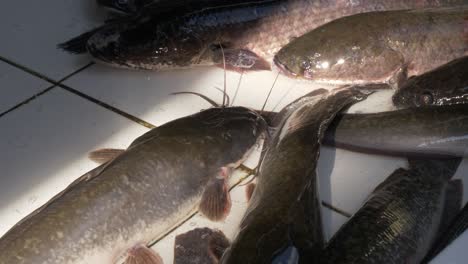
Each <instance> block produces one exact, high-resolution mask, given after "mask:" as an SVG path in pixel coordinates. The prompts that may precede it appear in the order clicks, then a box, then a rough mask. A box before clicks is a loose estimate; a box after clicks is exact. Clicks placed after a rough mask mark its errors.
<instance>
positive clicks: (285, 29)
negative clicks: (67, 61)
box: [59, 0, 467, 70]
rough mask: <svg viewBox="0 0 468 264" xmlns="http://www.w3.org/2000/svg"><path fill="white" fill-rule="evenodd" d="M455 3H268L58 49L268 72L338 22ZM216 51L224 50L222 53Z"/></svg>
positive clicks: (146, 64) (119, 62) (131, 26)
mask: <svg viewBox="0 0 468 264" xmlns="http://www.w3.org/2000/svg"><path fill="white" fill-rule="evenodd" d="M463 3H467V2H466V0H455V1H419V0H411V1H400V0H397V1H341V0H332V1H314V0H269V1H253V2H245V3H242V4H237V5H229V6H220V7H215V8H207V9H203V10H199V11H196V12H191V13H187V14H186V15H182V16H177V17H176V18H173V19H169V18H163V19H161V18H160V17H158V16H151V15H144V16H140V17H137V18H135V19H130V21H129V20H126V19H125V20H123V21H114V22H112V23H109V24H107V25H104V26H102V27H101V28H99V29H96V30H94V31H93V32H92V33H90V34H86V33H85V34H83V35H82V36H79V37H77V38H75V39H72V40H70V41H68V42H66V43H63V44H60V45H59V46H60V47H61V48H63V49H65V50H68V51H70V52H74V53H81V52H86V51H87V52H89V54H91V56H93V57H94V59H95V60H96V61H100V62H103V63H106V64H110V65H112V66H116V67H123V68H132V69H146V70H163V69H181V68H187V67H193V66H197V65H199V66H207V65H218V66H220V65H222V60H223V56H222V55H223V54H222V53H223V52H224V58H225V59H226V64H227V68H228V69H231V70H270V68H271V65H270V64H271V62H272V61H273V56H274V54H276V52H277V51H278V50H279V49H280V48H281V47H283V46H284V45H286V44H288V43H289V42H290V41H291V39H294V38H296V37H299V36H301V35H303V34H305V33H307V32H308V31H310V30H312V29H314V28H316V27H318V26H320V25H323V24H325V23H327V22H330V21H332V20H333V19H337V18H339V17H343V16H348V15H352V14H357V13H361V12H370V11H377V10H395V9H408V8H422V7H436V6H453V5H459V4H463ZM220 46H222V47H223V51H221V49H220Z"/></svg>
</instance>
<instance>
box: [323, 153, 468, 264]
mask: <svg viewBox="0 0 468 264" xmlns="http://www.w3.org/2000/svg"><path fill="white" fill-rule="evenodd" d="M460 161H461V159H460V158H456V159H449V160H418V161H410V169H408V170H407V169H402V168H400V169H397V170H396V171H395V172H393V173H392V174H391V175H390V176H389V177H388V178H387V179H386V180H385V181H384V182H382V183H381V184H380V185H379V186H377V187H376V188H375V190H374V191H373V192H372V194H371V195H370V196H369V198H368V200H367V201H366V203H365V204H364V206H363V207H362V208H361V209H359V211H357V212H356V213H355V214H354V215H353V216H352V217H351V218H350V219H349V220H348V222H347V223H346V224H344V226H342V227H341V228H340V230H338V231H337V233H336V234H335V235H334V236H333V237H332V239H331V240H330V242H329V243H328V245H327V247H326V249H325V252H324V254H323V255H322V261H321V263H333V264H340V263H346V264H353V263H355V264H366V263H369V264H371V263H372V264H382V263H385V264H393V263H394V264H401V263H406V264H419V263H421V260H422V259H423V258H424V256H425V255H426V254H427V252H428V251H429V249H430V247H431V245H432V244H433V243H434V241H435V238H436V236H437V234H438V232H439V231H440V229H441V226H442V223H443V221H444V219H453V217H454V216H455V215H456V214H457V212H458V211H459V210H460V207H458V208H453V209H454V210H453V211H451V210H446V209H447V208H451V204H450V203H451V202H453V201H459V200H461V199H462V190H463V189H462V183H461V181H460V180H452V181H450V178H451V177H452V176H453V174H454V173H455V171H456V170H457V168H458V165H459V164H460Z"/></svg>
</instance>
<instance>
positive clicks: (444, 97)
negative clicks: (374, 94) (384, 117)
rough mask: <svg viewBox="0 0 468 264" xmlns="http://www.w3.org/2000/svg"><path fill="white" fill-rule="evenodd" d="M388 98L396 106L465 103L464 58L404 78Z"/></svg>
mask: <svg viewBox="0 0 468 264" xmlns="http://www.w3.org/2000/svg"><path fill="white" fill-rule="evenodd" d="M467 30H468V27H467ZM467 32H468V31H467ZM392 99H393V104H394V105H395V106H397V107H400V108H405V107H419V106H425V105H449V104H465V103H468V57H462V58H459V59H456V60H454V61H451V62H450V63H447V64H445V65H443V66H441V67H438V68H437V69H434V70H432V71H429V72H427V73H425V74H422V75H419V76H414V77H412V78H410V79H408V81H406V82H405V83H404V84H403V86H402V87H400V88H399V89H398V90H397V91H396V92H395V94H394V95H393V98H392Z"/></svg>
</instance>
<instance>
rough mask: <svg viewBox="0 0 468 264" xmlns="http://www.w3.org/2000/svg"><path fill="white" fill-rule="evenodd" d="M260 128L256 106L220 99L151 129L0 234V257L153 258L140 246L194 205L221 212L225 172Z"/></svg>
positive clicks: (213, 214) (214, 214)
mask: <svg viewBox="0 0 468 264" xmlns="http://www.w3.org/2000/svg"><path fill="white" fill-rule="evenodd" d="M265 130H266V124H265V121H264V120H263V119H262V118H261V117H260V116H259V115H258V114H257V113H255V112H253V111H251V110H249V109H247V108H244V107H225V108H211V109H208V110H205V111H202V112H199V113H196V114H194V115H191V116H187V117H184V118H180V119H177V120H174V121H171V122H168V123H166V124H164V125H162V126H160V127H158V128H155V129H153V130H151V131H149V132H148V133H146V134H144V135H142V136H141V137H139V138H137V139H136V140H135V141H134V142H133V143H132V145H131V146H130V147H129V148H128V149H127V150H126V151H124V152H123V153H121V154H120V155H118V156H117V157H115V158H113V159H112V160H111V161H109V162H108V163H106V164H104V165H101V166H100V167H99V168H98V169H96V170H94V171H92V172H91V173H88V174H85V175H84V176H82V177H81V178H79V179H78V180H77V181H75V182H74V183H72V184H71V185H70V186H69V187H68V188H67V189H65V190H64V191H63V192H61V193H60V194H58V195H57V196H56V197H54V198H53V199H52V200H50V201H49V202H48V203H47V204H45V205H44V206H42V207H41V208H39V209H38V210H36V211H35V212H33V213H32V214H30V215H29V216H28V217H26V218H25V219H23V220H22V221H21V222H19V223H18V224H17V225H15V226H14V227H13V228H12V229H11V230H10V231H8V232H7V233H6V234H5V235H4V236H3V237H1V238H0V263H1V264H11V263H15V264H37V263H48V264H55V263H57V264H58V263H60V264H72V263H73V264H78V263H103V264H107V263H109V264H110V263H121V262H118V261H119V260H122V259H124V258H127V260H126V261H127V263H159V260H160V258H158V257H157V256H156V255H155V254H152V253H150V252H149V251H148V249H145V246H146V245H148V244H149V243H152V242H153V241H155V240H156V239H158V238H160V237H161V236H162V235H164V234H165V233H167V232H168V231H169V230H170V229H172V228H174V227H175V226H177V225H178V224H179V223H180V222H181V221H183V220H185V219H186V218H187V217H189V216H190V215H191V214H192V213H193V212H195V211H196V210H197V208H198V207H199V208H200V210H201V211H202V212H203V213H205V215H206V216H208V217H209V218H210V219H212V220H220V219H223V218H224V217H225V215H226V214H227V213H228V211H229V208H230V199H229V193H228V187H227V177H228V176H229V172H230V171H231V169H232V168H233V167H236V166H238V165H239V164H240V162H242V160H243V159H244V158H245V157H246V155H247V154H248V153H249V151H250V150H251V149H252V148H253V147H254V146H255V144H256V142H257V140H258V139H259V137H261V136H262V134H263V133H264V132H265ZM135 258H137V259H136V260H138V258H139V259H140V260H141V259H146V260H148V261H146V262H135V261H136V260H135ZM132 261H133V262H132Z"/></svg>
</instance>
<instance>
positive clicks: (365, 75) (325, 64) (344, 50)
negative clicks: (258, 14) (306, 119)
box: [275, 1, 468, 87]
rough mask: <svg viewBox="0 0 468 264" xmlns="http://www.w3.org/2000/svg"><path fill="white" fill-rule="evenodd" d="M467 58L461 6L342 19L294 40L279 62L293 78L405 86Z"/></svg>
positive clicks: (465, 14) (466, 16)
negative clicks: (426, 73) (410, 77)
mask: <svg viewBox="0 0 468 264" xmlns="http://www.w3.org/2000/svg"><path fill="white" fill-rule="evenodd" d="M389 2H393V1H389ZM465 4H467V3H466V2H465ZM465 55H468V6H460V7H452V8H433V9H430V8H429V9H422V10H396V11H383V12H369V13H362V14H357V15H353V16H348V17H343V18H340V19H337V20H335V21H332V22H330V23H328V24H326V25H323V26H321V27H319V28H317V29H315V30H313V31H311V32H309V33H307V34H305V35H303V36H301V37H300V38H297V39H295V40H294V41H291V42H290V43H289V44H288V45H286V46H285V47H283V48H282V49H281V50H280V51H279V52H278V54H277V55H276V56H275V62H276V64H277V65H278V66H279V67H280V68H281V69H283V71H284V72H286V73H287V74H288V75H293V76H297V77H300V78H306V79H309V80H315V81H320V82H326V83H339V84H344V83H345V84H356V83H370V82H374V83H382V82H384V83H385V82H386V83H390V84H392V85H393V86H394V87H400V86H401V84H402V83H404V81H405V80H406V78H407V77H408V76H413V75H420V74H422V73H425V72H427V71H430V70H432V69H435V68H437V67H439V66H441V65H443V64H445V63H448V62H449V61H451V60H454V59H456V58H460V57H463V56H465Z"/></svg>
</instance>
